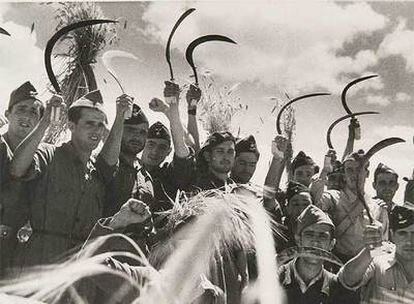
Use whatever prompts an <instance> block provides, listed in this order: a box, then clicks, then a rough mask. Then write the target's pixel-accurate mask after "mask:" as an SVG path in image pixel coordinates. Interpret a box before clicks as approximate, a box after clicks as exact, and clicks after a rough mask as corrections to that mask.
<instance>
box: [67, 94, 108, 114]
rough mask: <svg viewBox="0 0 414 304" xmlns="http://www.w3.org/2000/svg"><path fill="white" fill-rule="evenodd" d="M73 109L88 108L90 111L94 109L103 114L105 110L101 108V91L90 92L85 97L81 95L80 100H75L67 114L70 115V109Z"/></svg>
mask: <svg viewBox="0 0 414 304" xmlns="http://www.w3.org/2000/svg"><path fill="white" fill-rule="evenodd" d="M75 108H90V109H96V110H98V111H101V112H102V113H104V114H105V116H106V113H105V109H104V106H103V98H102V95H101V91H99V90H94V91H91V92H89V93H87V94H85V95H83V96H82V97H81V98H79V99H78V100H76V101H75V102H73V103H72V104H71V105H70V107H69V110H68V112H69V113H70V112H71V110H72V109H75Z"/></svg>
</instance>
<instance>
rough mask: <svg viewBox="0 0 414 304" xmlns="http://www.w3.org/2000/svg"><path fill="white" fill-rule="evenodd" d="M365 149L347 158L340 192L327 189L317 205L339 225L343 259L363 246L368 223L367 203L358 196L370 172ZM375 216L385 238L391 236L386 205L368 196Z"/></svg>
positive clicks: (337, 249) (338, 250)
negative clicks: (379, 204) (384, 206)
mask: <svg viewBox="0 0 414 304" xmlns="http://www.w3.org/2000/svg"><path fill="white" fill-rule="evenodd" d="M363 156H364V151H362V150H359V151H358V152H354V153H352V154H351V155H349V156H348V157H347V158H346V159H345V161H344V164H343V166H344V172H345V175H344V178H345V185H344V188H343V189H342V190H340V191H338V190H327V191H325V192H324V193H323V194H322V196H321V199H320V200H319V201H316V202H315V204H316V205H317V206H319V207H320V208H321V209H322V210H323V211H325V212H327V213H328V214H329V215H330V216H331V218H332V220H333V222H334V224H335V226H336V240H337V243H336V247H335V254H336V255H337V256H338V257H339V258H341V260H342V261H343V262H346V261H348V260H349V259H350V258H352V257H354V256H355V255H356V254H357V253H358V252H359V251H360V250H361V249H362V247H363V246H364V240H363V232H364V229H365V226H366V225H368V224H369V218H368V217H367V214H366V210H365V209H364V204H363V202H361V199H360V198H359V197H358V188H359V189H362V191H363V189H364V185H365V181H366V178H367V177H368V174H369V171H368V166H369V164H368V163H367V164H366V165H365V167H364V168H361V160H362V158H363ZM365 201H366V202H367V204H368V206H369V208H370V212H371V214H372V216H373V218H374V219H375V220H377V221H379V222H380V223H381V224H382V226H383V227H382V228H383V235H384V239H388V214H387V212H386V210H385V209H384V208H381V207H379V206H378V205H375V204H372V202H371V201H370V200H369V198H368V197H365Z"/></svg>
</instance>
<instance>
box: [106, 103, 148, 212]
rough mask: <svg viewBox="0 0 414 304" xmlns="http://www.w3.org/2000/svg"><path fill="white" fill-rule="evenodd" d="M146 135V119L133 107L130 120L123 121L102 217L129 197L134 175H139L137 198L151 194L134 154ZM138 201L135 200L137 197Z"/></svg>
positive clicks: (143, 171) (132, 187)
mask: <svg viewBox="0 0 414 304" xmlns="http://www.w3.org/2000/svg"><path fill="white" fill-rule="evenodd" d="M147 133H148V119H147V117H146V116H145V114H144V112H143V111H142V109H141V108H140V107H139V106H138V105H137V104H133V106H132V114H131V117H130V118H128V119H125V120H124V129H123V132H122V142H121V153H120V155H119V168H118V170H117V172H116V175H115V177H114V178H113V180H112V181H111V183H110V184H109V186H108V187H107V190H106V195H105V205H104V216H112V215H114V214H115V212H117V211H118V210H119V208H120V207H121V206H122V205H123V204H124V203H125V202H126V201H127V200H128V199H129V198H131V197H132V192H133V189H134V184H135V180H136V178H137V174H140V178H141V181H143V183H141V186H142V190H141V194H142V195H141V196H140V197H139V198H140V199H144V201H146V202H148V201H147V200H146V197H147V195H145V194H148V195H149V196H150V197H152V196H153V194H152V190H151V189H152V187H151V185H150V184H151V183H150V181H149V176H148V173H147V172H146V171H145V170H143V169H142V167H141V165H140V159H139V158H138V153H140V152H141V151H142V150H143V149H144V145H145V141H146V140H147ZM137 198H138V197H137Z"/></svg>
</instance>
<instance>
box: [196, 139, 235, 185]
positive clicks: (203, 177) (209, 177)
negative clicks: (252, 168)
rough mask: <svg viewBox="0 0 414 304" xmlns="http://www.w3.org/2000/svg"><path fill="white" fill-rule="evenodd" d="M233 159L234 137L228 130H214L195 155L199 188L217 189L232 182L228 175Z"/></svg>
mask: <svg viewBox="0 0 414 304" xmlns="http://www.w3.org/2000/svg"><path fill="white" fill-rule="evenodd" d="M234 159H235V139H234V137H233V135H231V133H230V132H215V133H213V134H211V135H210V136H209V137H208V139H207V140H206V142H205V144H204V146H203V147H202V148H201V150H200V151H199V153H198V155H197V170H198V172H197V174H198V177H197V181H196V183H195V186H196V187H197V188H199V189H201V190H208V189H219V188H222V187H224V186H225V185H226V184H234V181H233V180H232V179H231V178H230V177H229V174H230V171H231V169H232V168H233V165H234Z"/></svg>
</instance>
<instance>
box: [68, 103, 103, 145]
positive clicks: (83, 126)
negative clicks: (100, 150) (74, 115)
mask: <svg viewBox="0 0 414 304" xmlns="http://www.w3.org/2000/svg"><path fill="white" fill-rule="evenodd" d="M105 122H106V116H105V114H104V113H102V112H101V111H99V110H96V109H92V108H83V109H81V110H80V118H79V120H78V121H77V122H76V123H75V122H73V121H70V122H69V130H70V131H71V132H72V141H73V142H74V143H75V144H76V146H77V147H79V148H80V149H82V150H83V151H88V152H92V151H93V150H94V149H95V148H96V147H97V146H98V144H99V142H100V141H101V139H102V137H103V135H104V131H105Z"/></svg>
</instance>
